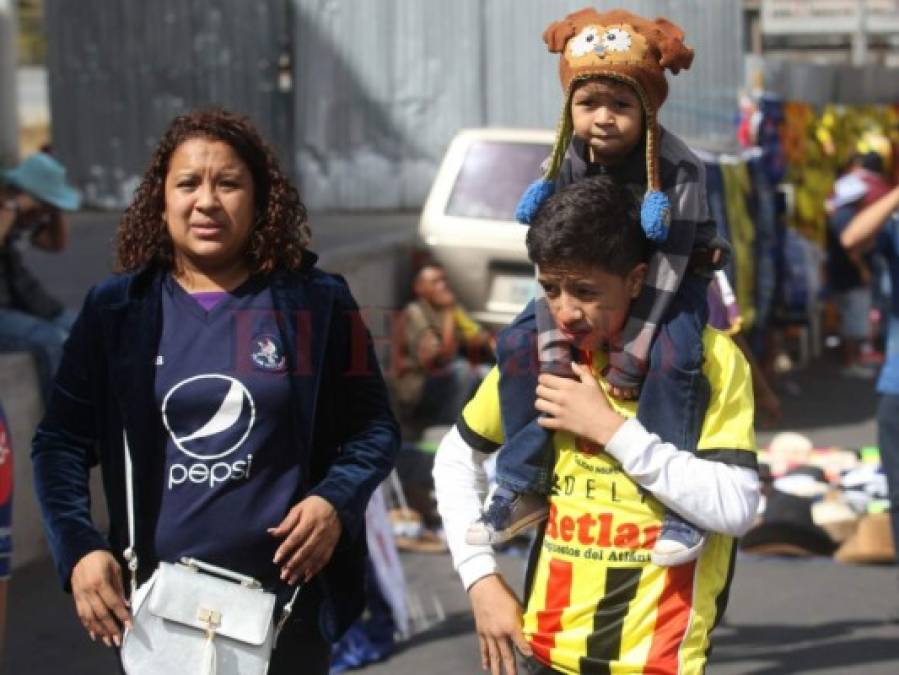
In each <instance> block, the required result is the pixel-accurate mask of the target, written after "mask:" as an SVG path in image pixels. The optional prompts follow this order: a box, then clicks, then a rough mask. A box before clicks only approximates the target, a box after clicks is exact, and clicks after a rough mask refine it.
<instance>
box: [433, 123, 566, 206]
mask: <svg viewBox="0 0 899 675" xmlns="http://www.w3.org/2000/svg"><path fill="white" fill-rule="evenodd" d="M551 151H552V148H551V147H550V146H549V145H547V144H544V143H515V142H512V141H476V142H474V143H472V145H471V146H470V147H469V148H468V152H467V153H466V154H465V160H464V161H463V163H462V169H461V170H460V171H459V175H458V177H457V178H456V183H455V185H453V191H452V194H450V198H449V202H448V203H447V205H446V214H447V215H448V216H456V217H459V218H485V219H491V220H515V207H516V206H517V204H518V200H519V199H520V198H521V195H522V193H523V192H524V190H525V188H527V186H528V185H530V183H531V182H532V181H534V180H535V179H537V178H539V177H540V174H541V171H540V165H541V164H542V163H543V160H545V159H546V158H547V157H548V156H549V154H550V152H551Z"/></svg>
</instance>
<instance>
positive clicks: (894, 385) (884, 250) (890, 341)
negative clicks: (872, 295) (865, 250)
mask: <svg viewBox="0 0 899 675" xmlns="http://www.w3.org/2000/svg"><path fill="white" fill-rule="evenodd" d="M877 250H878V252H880V253H881V254H882V255H883V257H884V259H885V260H886V262H887V269H888V270H889V274H890V285H891V287H892V292H891V293H890V316H889V325H888V332H887V348H886V360H885V361H884V364H883V368H882V369H881V371H880V377H879V378H878V380H877V391H878V392H879V393H881V394H895V395H899V214H894V215H893V216H892V217H891V218H890V220H889V222H888V223H887V224H886V225H885V226H884V228H883V230H881V232H880V235H879V236H878V238H877Z"/></svg>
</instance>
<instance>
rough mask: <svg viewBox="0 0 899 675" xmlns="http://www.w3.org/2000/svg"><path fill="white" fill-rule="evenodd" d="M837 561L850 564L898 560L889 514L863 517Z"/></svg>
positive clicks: (841, 548) (842, 547)
mask: <svg viewBox="0 0 899 675" xmlns="http://www.w3.org/2000/svg"><path fill="white" fill-rule="evenodd" d="M836 559H837V560H839V561H840V562H849V563H891V562H894V561H895V560H896V545H895V543H894V542H893V530H892V528H891V527H890V514H889V513H868V514H866V515H864V516H862V517H861V518H860V519H859V521H858V525H857V526H856V528H855V531H854V532H853V534H852V536H851V537H849V538H848V539H847V540H846V541H845V542H844V543H843V545H842V546H840V549H839V550H838V551H837V554H836Z"/></svg>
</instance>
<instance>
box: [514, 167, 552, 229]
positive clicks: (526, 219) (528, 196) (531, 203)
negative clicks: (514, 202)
mask: <svg viewBox="0 0 899 675" xmlns="http://www.w3.org/2000/svg"><path fill="white" fill-rule="evenodd" d="M555 191H556V183H555V181H552V180H547V179H546V178H538V179H537V180H535V181H534V182H533V183H531V184H530V185H528V187H527V189H526V190H525V191H524V194H523V195H521V199H519V200H518V206H516V207H515V220H517V221H518V222H519V223H522V224H523V225H530V224H531V223H532V222H533V220H534V216H536V215H537V211H539V210H540V205H541V204H543V202H545V201H546V200H547V199H549V198H550V197H552V195H553V193H554V192H555Z"/></svg>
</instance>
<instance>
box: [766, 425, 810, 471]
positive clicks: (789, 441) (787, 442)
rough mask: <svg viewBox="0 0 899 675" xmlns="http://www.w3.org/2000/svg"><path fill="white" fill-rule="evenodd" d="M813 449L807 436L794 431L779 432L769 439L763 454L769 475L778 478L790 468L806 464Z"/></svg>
mask: <svg viewBox="0 0 899 675" xmlns="http://www.w3.org/2000/svg"><path fill="white" fill-rule="evenodd" d="M813 448H814V444H813V443H812V442H811V440H810V439H809V438H808V437H807V436H803V435H802V434H799V433H796V432H795V431H781V432H780V433H779V434H777V435H776V436H774V438H772V439H771V443H770V444H769V445H768V452H767V453H765V457H766V461H767V463H768V464H769V465H770V466H771V473H772V474H773V475H775V476H780V475H782V474H783V473H785V472H786V471H787V470H788V469H790V468H791V467H794V466H800V465H803V464H808V463H809V459H810V458H811V456H812V449H813Z"/></svg>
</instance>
